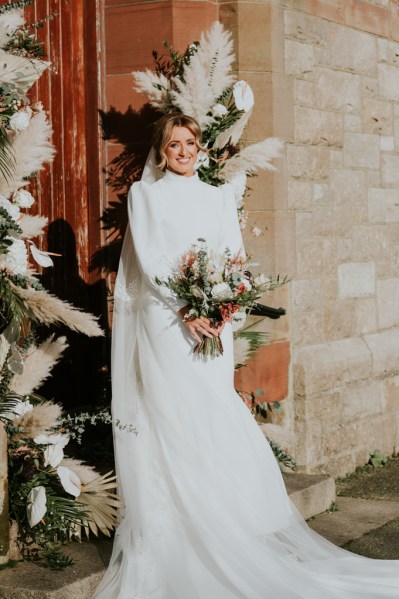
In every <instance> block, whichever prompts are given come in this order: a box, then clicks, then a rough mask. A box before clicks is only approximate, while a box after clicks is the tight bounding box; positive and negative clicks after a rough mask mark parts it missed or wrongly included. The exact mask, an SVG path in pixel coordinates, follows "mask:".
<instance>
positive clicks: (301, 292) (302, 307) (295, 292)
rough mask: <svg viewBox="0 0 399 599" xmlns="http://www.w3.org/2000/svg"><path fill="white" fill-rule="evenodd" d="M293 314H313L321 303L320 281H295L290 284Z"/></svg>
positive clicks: (316, 279)
mask: <svg viewBox="0 0 399 599" xmlns="http://www.w3.org/2000/svg"><path fill="white" fill-rule="evenodd" d="M290 287H291V298H292V302H291V307H292V312H293V314H298V312H313V311H314V310H317V309H319V308H320V307H321V306H322V303H323V295H322V292H321V288H322V279H321V278H315V279H295V280H294V281H292V282H291V284H290Z"/></svg>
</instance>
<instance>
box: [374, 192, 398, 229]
mask: <svg viewBox="0 0 399 599" xmlns="http://www.w3.org/2000/svg"><path fill="white" fill-rule="evenodd" d="M368 210H369V220H370V222H372V223H392V222H399V202H398V192H397V190H396V189H369V191H368Z"/></svg>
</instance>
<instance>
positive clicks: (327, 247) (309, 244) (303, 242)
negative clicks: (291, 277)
mask: <svg viewBox="0 0 399 599" xmlns="http://www.w3.org/2000/svg"><path fill="white" fill-rule="evenodd" d="M335 270H336V249H335V239H329V238H325V239H323V238H320V237H309V238H306V239H298V240H297V276H298V277H300V278H305V277H309V276H311V277H313V276H319V275H331V274H334V273H335Z"/></svg>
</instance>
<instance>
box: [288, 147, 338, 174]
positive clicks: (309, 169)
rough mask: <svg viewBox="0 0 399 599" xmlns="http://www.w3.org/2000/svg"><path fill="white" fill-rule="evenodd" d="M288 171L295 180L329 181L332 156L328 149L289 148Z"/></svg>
mask: <svg viewBox="0 0 399 599" xmlns="http://www.w3.org/2000/svg"><path fill="white" fill-rule="evenodd" d="M287 170H288V174H289V175H290V176H291V177H293V178H295V179H305V180H310V181H312V180H316V181H320V180H323V179H327V178H328V176H329V172H330V154H329V151H328V149H327V148H321V147H317V146H316V147H314V146H312V147H306V146H296V145H291V144H290V145H288V146H287Z"/></svg>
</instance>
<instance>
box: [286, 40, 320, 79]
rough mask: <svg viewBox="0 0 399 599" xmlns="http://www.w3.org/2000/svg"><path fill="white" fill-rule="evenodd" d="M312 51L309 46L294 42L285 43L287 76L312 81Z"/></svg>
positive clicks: (287, 41)
mask: <svg viewBox="0 0 399 599" xmlns="http://www.w3.org/2000/svg"><path fill="white" fill-rule="evenodd" d="M313 67H314V51H313V47H312V46H310V45H309V44H303V43H301V42H297V41H294V40H286V43H285V71H286V73H287V75H294V76H295V77H303V78H305V79H313V78H314V73H313Z"/></svg>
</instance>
